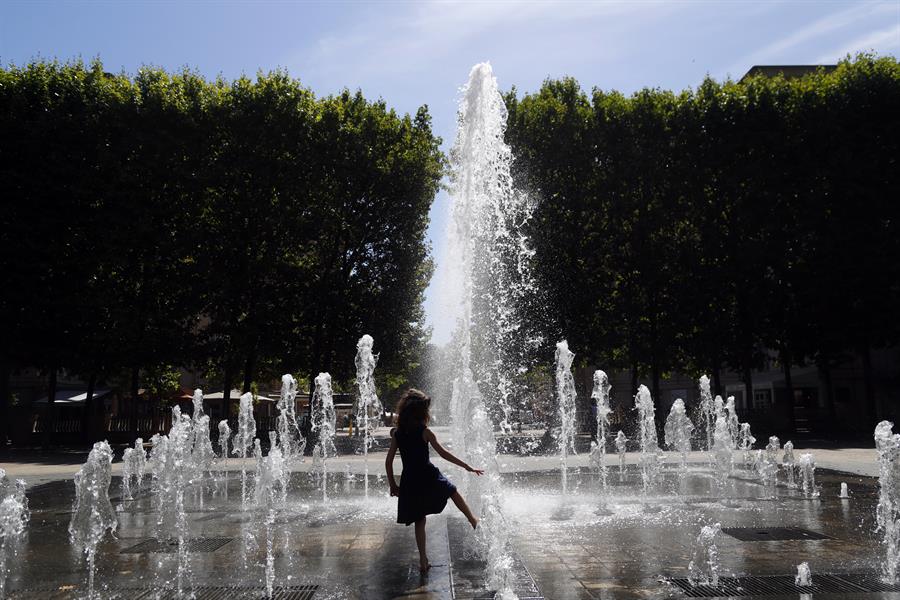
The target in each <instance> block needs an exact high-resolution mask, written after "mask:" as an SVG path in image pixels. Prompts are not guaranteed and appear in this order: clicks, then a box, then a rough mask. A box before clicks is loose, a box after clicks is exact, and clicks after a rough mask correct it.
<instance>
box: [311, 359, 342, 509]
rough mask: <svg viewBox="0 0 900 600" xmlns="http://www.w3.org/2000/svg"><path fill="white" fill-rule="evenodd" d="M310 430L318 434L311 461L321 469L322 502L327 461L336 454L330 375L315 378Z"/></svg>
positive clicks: (326, 483)
mask: <svg viewBox="0 0 900 600" xmlns="http://www.w3.org/2000/svg"><path fill="white" fill-rule="evenodd" d="M312 411H313V420H312V430H313V431H315V432H316V433H317V434H318V441H317V442H316V446H315V448H313V460H314V461H316V466H317V467H318V468H320V469H321V471H320V473H319V474H320V475H321V479H322V482H321V483H322V500H323V501H326V500H328V459H329V458H331V457H332V456H335V455H336V454H337V449H336V448H335V447H334V432H335V423H336V417H335V413H334V400H333V398H332V393H331V375H329V374H328V373H319V375H318V376H317V377H316V391H315V393H314V394H313V402H312Z"/></svg>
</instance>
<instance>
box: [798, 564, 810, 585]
mask: <svg viewBox="0 0 900 600" xmlns="http://www.w3.org/2000/svg"><path fill="white" fill-rule="evenodd" d="M794 585H796V586H799V587H809V586H811V585H812V571H810V570H809V563H808V562H802V563H800V564H799V565H797V575H796V576H795V577H794Z"/></svg>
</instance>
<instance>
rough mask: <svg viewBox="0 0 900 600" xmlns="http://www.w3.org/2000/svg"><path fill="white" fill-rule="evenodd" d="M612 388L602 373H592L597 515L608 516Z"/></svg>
mask: <svg viewBox="0 0 900 600" xmlns="http://www.w3.org/2000/svg"><path fill="white" fill-rule="evenodd" d="M611 389H612V386H611V385H610V383H609V377H607V376H606V373H604V372H603V371H600V370H597V371H594V388H593V390H592V391H591V398H593V399H594V401H595V402H596V403H597V430H596V432H597V443H596V444H595V445H594V447H593V448H592V449H591V450H592V452H594V453H595V454H593V457H594V463H595V464H596V465H597V468H598V472H599V474H600V506H599V507H598V508H597V514H600V515H605V514H610V510H609V509H608V508H607V506H606V501H607V497H608V490H607V481H606V427H607V426H608V425H609V413H611V412H612V408H610V406H609V392H610V390H611Z"/></svg>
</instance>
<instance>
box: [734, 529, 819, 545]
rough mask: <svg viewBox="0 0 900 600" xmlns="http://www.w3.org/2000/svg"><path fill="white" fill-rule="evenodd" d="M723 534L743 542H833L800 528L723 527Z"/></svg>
mask: <svg viewBox="0 0 900 600" xmlns="http://www.w3.org/2000/svg"><path fill="white" fill-rule="evenodd" d="M722 533H724V534H726V535H730V536H731V537H733V538H736V539H738V540H741V541H742V542H784V541H789V540H831V539H834V538H832V537H831V536H828V535H825V534H824V533H819V532H817V531H810V530H809V529H801V528H800V527H723V528H722Z"/></svg>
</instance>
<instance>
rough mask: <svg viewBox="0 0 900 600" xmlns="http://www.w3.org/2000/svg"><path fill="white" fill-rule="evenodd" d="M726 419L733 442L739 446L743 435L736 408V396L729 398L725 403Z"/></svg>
mask: <svg viewBox="0 0 900 600" xmlns="http://www.w3.org/2000/svg"><path fill="white" fill-rule="evenodd" d="M725 417H726V419H728V433H729V435H731V440H732V441H733V442H734V443H735V444H737V441H738V440H739V439H740V435H741V424H740V422H739V420H738V414H737V409H735V407H734V396H728V399H727V400H726V401H725Z"/></svg>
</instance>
